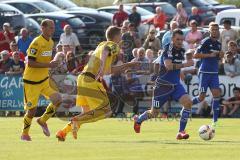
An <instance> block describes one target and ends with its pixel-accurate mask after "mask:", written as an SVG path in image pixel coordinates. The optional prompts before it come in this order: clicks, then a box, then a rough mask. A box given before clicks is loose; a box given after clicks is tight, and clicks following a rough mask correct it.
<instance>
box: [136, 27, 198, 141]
mask: <svg viewBox="0 0 240 160" xmlns="http://www.w3.org/2000/svg"><path fill="white" fill-rule="evenodd" d="M183 39H184V36H183V32H182V31H181V30H179V29H175V30H174V31H173V36H172V42H171V43H169V44H168V45H166V46H165V48H164V50H163V51H162V54H161V56H160V62H159V66H160V72H159V74H158V76H157V78H156V81H155V87H154V90H153V99H152V108H151V110H148V111H145V112H144V113H143V114H141V115H140V116H135V117H134V130H135V132H136V133H139V132H140V127H141V124H142V122H143V121H145V120H147V119H150V118H154V117H157V115H158V114H159V111H160V107H162V106H163V104H164V103H165V102H166V101H168V99H169V98H172V99H174V100H177V101H179V102H180V104H181V105H182V106H183V109H182V112H181V119H180V128H179V133H178V134H177V137H176V138H177V139H179V140H181V139H188V138H189V135H188V134H187V133H185V128H186V124H187V121H188V118H189V114H190V112H191V107H192V100H191V98H190V97H189V95H187V93H186V91H185V89H184V88H183V86H182V84H180V70H181V68H184V67H190V66H193V64H194V63H193V60H189V61H187V62H186V63H182V62H183V60H184V52H185V50H184V49H183V48H182V45H183Z"/></svg>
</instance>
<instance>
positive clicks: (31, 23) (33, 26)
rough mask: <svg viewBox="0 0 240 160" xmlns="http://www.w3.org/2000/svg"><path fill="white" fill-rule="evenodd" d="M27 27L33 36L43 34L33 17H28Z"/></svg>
mask: <svg viewBox="0 0 240 160" xmlns="http://www.w3.org/2000/svg"><path fill="white" fill-rule="evenodd" d="M25 20H26V28H27V29H28V32H29V35H30V36H31V37H36V36H38V35H40V34H41V27H40V25H39V24H38V22H37V21H35V20H34V19H33V18H30V17H26V19H25Z"/></svg>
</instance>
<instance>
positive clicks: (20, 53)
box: [9, 41, 25, 62]
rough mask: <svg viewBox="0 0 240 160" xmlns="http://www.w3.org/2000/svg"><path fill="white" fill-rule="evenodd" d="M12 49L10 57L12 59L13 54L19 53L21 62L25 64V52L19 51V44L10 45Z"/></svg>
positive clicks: (12, 43) (13, 42)
mask: <svg viewBox="0 0 240 160" xmlns="http://www.w3.org/2000/svg"><path fill="white" fill-rule="evenodd" d="M10 49H11V52H10V53H9V56H10V57H12V55H13V52H17V53H18V55H19V57H20V60H21V61H23V62H24V61H25V55H24V53H23V52H21V51H19V49H18V45H17V43H16V42H15V41H12V42H11V43H10Z"/></svg>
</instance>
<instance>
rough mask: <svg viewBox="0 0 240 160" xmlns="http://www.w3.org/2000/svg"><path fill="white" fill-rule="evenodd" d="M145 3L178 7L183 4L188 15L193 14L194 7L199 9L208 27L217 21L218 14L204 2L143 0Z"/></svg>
mask: <svg viewBox="0 0 240 160" xmlns="http://www.w3.org/2000/svg"><path fill="white" fill-rule="evenodd" d="M143 1H144V2H148V3H155V2H168V3H170V4H172V5H173V6H174V7H176V5H177V3H179V2H182V4H183V7H184V8H185V10H186V12H187V14H188V15H190V14H191V9H192V7H193V6H196V7H198V9H199V10H198V14H199V15H200V16H201V18H202V19H203V23H204V24H206V25H208V24H209V22H212V21H214V20H215V16H216V14H215V13H214V12H213V9H212V7H211V5H209V3H207V2H206V1H204V0H143Z"/></svg>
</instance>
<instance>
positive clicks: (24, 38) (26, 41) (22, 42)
mask: <svg viewBox="0 0 240 160" xmlns="http://www.w3.org/2000/svg"><path fill="white" fill-rule="evenodd" d="M32 40H33V38H32V37H31V36H29V34H28V30H27V29H26V28H22V29H21V31H20V38H19V39H18V41H17V46H18V48H19V51H21V52H23V54H24V55H25V56H26V55H27V49H28V47H29V46H30V44H31V42H32ZM20 57H21V55H20Z"/></svg>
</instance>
